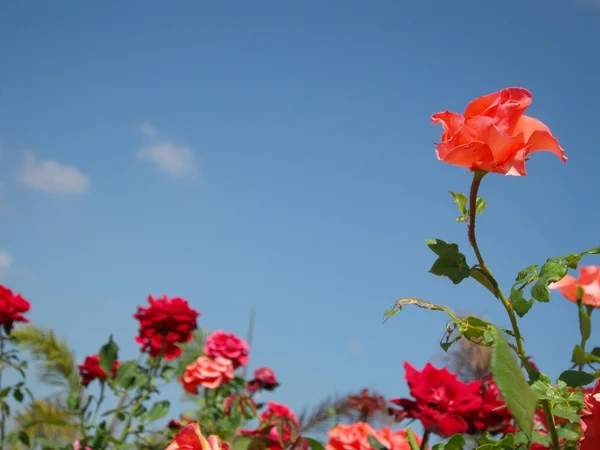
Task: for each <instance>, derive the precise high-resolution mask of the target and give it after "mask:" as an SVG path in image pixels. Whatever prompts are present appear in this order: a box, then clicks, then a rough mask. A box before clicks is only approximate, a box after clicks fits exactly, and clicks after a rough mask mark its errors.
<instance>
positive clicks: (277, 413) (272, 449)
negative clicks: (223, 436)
mask: <svg viewBox="0 0 600 450" xmlns="http://www.w3.org/2000/svg"><path fill="white" fill-rule="evenodd" d="M278 417H287V418H289V419H291V422H293V423H294V424H296V425H298V419H297V417H296V414H294V412H293V411H292V410H291V409H290V408H288V407H287V406H285V405H282V404H281V403H275V402H267V409H266V410H265V411H264V412H263V413H262V414H261V415H260V419H261V420H262V421H266V420H270V419H276V418H278ZM239 434H241V435H244V434H247V435H261V434H262V432H261V431H258V430H240V431H239ZM268 437H269V440H270V441H271V445H270V446H269V447H268V450H282V447H281V442H280V438H279V433H278V432H277V426H275V425H273V426H271V428H270V430H269V434H268ZM282 440H283V442H284V443H289V442H290V441H291V430H290V427H289V425H288V424H283V436H282Z"/></svg>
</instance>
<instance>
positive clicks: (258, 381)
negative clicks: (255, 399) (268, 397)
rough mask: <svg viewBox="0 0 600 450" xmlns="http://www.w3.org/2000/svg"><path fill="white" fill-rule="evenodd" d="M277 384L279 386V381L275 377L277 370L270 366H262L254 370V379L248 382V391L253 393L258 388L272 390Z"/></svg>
mask: <svg viewBox="0 0 600 450" xmlns="http://www.w3.org/2000/svg"><path fill="white" fill-rule="evenodd" d="M277 386H279V383H278V382H277V379H276V378H275V372H273V371H272V370H271V369H270V368H268V367H261V368H259V369H256V370H255V371H254V379H252V380H250V382H248V392H250V393H251V394H252V393H253V392H255V391H257V390H258V389H264V390H266V391H272V390H273V389H275V388H276V387H277Z"/></svg>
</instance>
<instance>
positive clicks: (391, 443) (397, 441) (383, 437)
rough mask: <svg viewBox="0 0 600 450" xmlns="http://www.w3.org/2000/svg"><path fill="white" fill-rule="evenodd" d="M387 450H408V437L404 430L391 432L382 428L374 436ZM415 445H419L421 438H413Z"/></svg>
mask: <svg viewBox="0 0 600 450" xmlns="http://www.w3.org/2000/svg"><path fill="white" fill-rule="evenodd" d="M375 437H376V438H377V440H378V441H379V442H381V443H382V444H383V445H384V446H385V448H387V449H388V450H410V444H409V443H408V437H407V436H406V431H405V430H400V431H395V432H394V431H392V430H391V429H390V428H389V427H385V428H382V429H381V430H379V431H378V432H377V435H376V436H375ZM415 438H416V441H417V444H419V446H420V445H421V440H422V439H421V438H420V437H419V436H415Z"/></svg>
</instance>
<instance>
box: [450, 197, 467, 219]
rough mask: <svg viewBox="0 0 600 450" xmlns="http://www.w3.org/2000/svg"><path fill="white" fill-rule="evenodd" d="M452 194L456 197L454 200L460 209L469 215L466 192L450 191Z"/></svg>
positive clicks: (462, 212)
mask: <svg viewBox="0 0 600 450" xmlns="http://www.w3.org/2000/svg"><path fill="white" fill-rule="evenodd" d="M450 195H451V196H452V198H454V202H455V203H456V205H457V206H458V211H459V212H460V213H461V214H462V215H463V216H466V215H467V201H468V199H467V196H466V195H465V194H461V193H458V194H457V193H456V192H452V191H450Z"/></svg>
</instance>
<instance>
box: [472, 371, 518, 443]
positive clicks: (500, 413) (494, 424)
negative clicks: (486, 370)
mask: <svg viewBox="0 0 600 450" xmlns="http://www.w3.org/2000/svg"><path fill="white" fill-rule="evenodd" d="M481 400H482V403H481V408H480V409H479V410H478V411H477V412H476V413H475V414H474V416H473V417H472V418H470V419H469V422H472V426H471V427H470V428H471V430H469V431H470V432H471V433H473V434H475V433H483V432H486V431H487V432H489V433H492V434H496V433H507V432H508V431H509V430H510V429H511V428H512V424H511V421H512V414H511V412H510V410H509V409H508V407H507V406H506V402H505V401H504V400H503V399H502V395H501V394H500V389H498V386H497V385H496V382H495V381H494V378H493V377H492V376H491V375H486V376H485V377H484V378H483V380H482V383H481Z"/></svg>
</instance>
